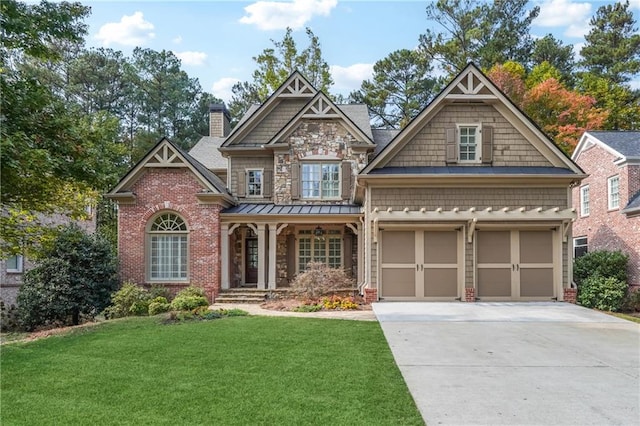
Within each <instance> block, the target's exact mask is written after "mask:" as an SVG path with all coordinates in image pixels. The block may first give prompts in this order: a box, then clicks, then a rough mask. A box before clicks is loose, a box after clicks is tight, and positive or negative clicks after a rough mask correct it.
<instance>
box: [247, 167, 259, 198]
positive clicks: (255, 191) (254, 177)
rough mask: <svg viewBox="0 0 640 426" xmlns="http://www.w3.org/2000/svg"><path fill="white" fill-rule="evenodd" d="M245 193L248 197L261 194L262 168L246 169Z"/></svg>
mask: <svg viewBox="0 0 640 426" xmlns="http://www.w3.org/2000/svg"><path fill="white" fill-rule="evenodd" d="M247 195H248V196H250V197H261V196H262V170H261V169H251V170H247Z"/></svg>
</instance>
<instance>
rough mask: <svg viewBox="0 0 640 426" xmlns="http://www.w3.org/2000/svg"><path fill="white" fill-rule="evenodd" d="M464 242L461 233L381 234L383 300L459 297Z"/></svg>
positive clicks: (442, 231)
mask: <svg viewBox="0 0 640 426" xmlns="http://www.w3.org/2000/svg"><path fill="white" fill-rule="evenodd" d="M461 239H462V233H461V231H458V230H419V231H413V230H406V231H405V230H384V231H381V237H380V242H379V244H380V247H381V249H380V256H381V258H380V260H381V262H380V286H381V297H383V298H399V299H400V298H402V299H412V298H418V299H422V298H429V299H444V300H452V299H455V298H457V297H460V290H459V289H460V287H461V285H462V282H463V279H464V277H463V276H462V265H461V261H462V254H461V247H462V243H461Z"/></svg>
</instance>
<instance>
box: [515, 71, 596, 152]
mask: <svg viewBox="0 0 640 426" xmlns="http://www.w3.org/2000/svg"><path fill="white" fill-rule="evenodd" d="M523 105H524V111H525V112H526V113H527V114H528V115H529V117H530V118H531V119H532V120H533V121H534V122H535V123H537V124H538V125H539V126H540V127H541V128H542V129H543V130H544V131H545V132H546V133H547V135H548V136H549V137H551V138H552V139H553V140H554V142H555V143H556V145H558V146H559V147H560V148H561V149H562V150H563V151H564V152H566V153H567V154H568V155H571V153H572V152H573V150H574V149H575V147H576V144H577V143H578V140H579V139H580V137H581V136H582V134H583V133H584V132H585V131H588V130H593V129H600V128H602V125H603V124H604V122H605V121H606V119H607V115H608V113H607V111H605V110H602V109H600V108H598V107H597V106H596V100H595V99H594V98H593V97H591V96H588V95H582V94H580V93H577V92H573V91H571V90H568V89H566V88H565V87H564V86H563V85H562V84H561V83H560V82H559V81H558V80H556V79H554V78H550V79H548V80H546V81H544V82H542V83H540V84H538V85H537V86H535V87H533V88H531V89H530V90H529V91H528V92H527V94H526V96H525V99H524V101H523Z"/></svg>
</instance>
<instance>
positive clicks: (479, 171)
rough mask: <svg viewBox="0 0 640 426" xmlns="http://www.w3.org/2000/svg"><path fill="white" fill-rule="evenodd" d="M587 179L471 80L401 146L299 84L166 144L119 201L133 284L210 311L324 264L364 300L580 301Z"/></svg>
mask: <svg viewBox="0 0 640 426" xmlns="http://www.w3.org/2000/svg"><path fill="white" fill-rule="evenodd" d="M225 164H226V167H224V166H225ZM583 177H584V173H583V172H582V170H581V169H580V168H579V167H578V166H577V165H576V164H575V163H574V162H573V161H571V159H569V158H568V157H566V156H565V155H564V154H563V153H562V152H561V151H560V150H559V149H558V148H557V147H556V146H555V145H554V144H553V143H552V141H550V140H549V139H548V138H547V137H546V136H545V135H544V134H543V133H542V132H541V131H540V130H539V129H538V127H536V126H535V124H533V123H532V122H531V121H530V120H529V119H528V118H527V117H526V116H525V115H524V114H523V113H522V112H521V111H520V110H519V109H518V108H517V107H516V106H515V105H514V104H513V103H512V102H511V101H510V100H509V99H507V98H506V97H505V95H504V94H503V93H502V92H500V90H498V89H497V88H496V87H495V86H494V85H493V84H492V83H491V82H490V81H489V80H488V79H487V77H486V76H485V75H484V74H482V72H481V71H480V70H478V68H476V67H475V66H474V65H471V64H470V65H469V66H467V67H466V68H465V69H464V70H463V71H462V72H461V73H460V74H459V75H458V76H457V77H456V78H455V79H454V80H453V81H452V82H451V83H450V84H449V85H448V86H447V87H446V88H445V89H444V90H443V91H442V92H441V93H440V94H439V95H438V97H437V98H436V99H435V100H434V101H433V102H432V103H431V104H430V105H429V106H427V107H426V108H425V109H424V110H423V111H422V112H421V113H420V114H419V115H418V116H417V117H416V118H415V119H413V121H412V122H411V123H409V125H408V126H406V127H405V128H404V129H403V130H402V131H400V132H398V131H394V130H379V129H372V128H371V126H370V124H369V114H368V108H367V106H366V105H336V104H335V103H334V102H332V100H331V99H330V98H329V97H328V96H327V95H326V94H324V93H322V92H319V91H317V90H316V89H315V88H314V87H312V86H311V84H309V82H308V81H307V80H306V79H305V78H304V77H303V76H302V75H300V74H299V73H297V72H295V73H293V74H292V75H291V76H290V77H289V78H288V80H287V81H286V82H284V83H283V84H282V86H281V87H280V88H279V89H278V90H276V91H275V93H273V94H272V95H271V97H269V98H268V99H267V101H265V102H264V103H263V104H262V105H257V106H254V107H252V108H250V109H249V111H247V112H246V114H245V116H244V117H243V118H242V120H241V121H240V123H239V124H238V125H237V126H236V127H235V128H234V129H233V130H230V126H229V116H228V112H227V111H226V109H225V108H224V106H222V105H214V106H212V111H211V134H210V136H208V137H205V138H203V139H202V140H201V141H200V142H199V143H198V144H197V145H196V146H195V147H194V148H193V149H192V150H191V151H190V153H185V152H183V151H181V150H180V149H179V148H177V147H176V146H175V145H174V144H173V143H172V142H171V141H169V140H166V139H163V140H161V141H160V142H159V143H158V144H157V145H156V146H155V147H154V148H152V149H151V150H150V151H149V152H148V154H147V155H146V156H145V157H144V158H143V159H142V160H141V161H140V162H139V163H138V164H137V165H136V166H135V167H134V168H133V169H132V170H131V171H130V172H129V173H128V174H127V175H126V176H125V177H124V178H123V179H122V180H121V181H120V183H119V184H118V185H117V186H116V187H115V188H114V189H113V190H112V191H110V193H109V194H108V196H109V197H111V198H112V199H114V200H117V201H118V203H119V256H120V265H121V278H122V280H129V281H134V282H137V283H140V284H149V285H150V284H163V285H167V286H171V287H174V288H180V287H182V286H185V285H189V284H193V285H198V286H203V287H205V289H207V291H208V292H209V294H210V295H211V296H212V297H215V296H217V295H218V294H219V292H220V291H223V290H225V289H229V288H235V287H253V288H258V289H278V288H283V287H287V286H288V285H289V283H290V281H291V280H292V279H293V278H294V277H295V275H296V274H298V273H300V272H302V271H304V270H305V268H307V264H308V262H310V261H319V262H324V263H326V264H327V265H328V266H330V267H335V268H344V269H345V270H346V271H347V273H348V274H350V275H351V276H352V277H353V278H354V279H355V280H356V281H357V283H358V288H359V290H360V292H361V293H362V294H364V295H365V296H366V299H367V300H377V299H384V300H466V301H474V300H565V299H570V300H573V299H574V298H575V290H574V289H571V238H572V236H571V221H572V220H573V219H574V218H575V216H576V214H575V210H574V209H573V207H572V205H571V201H572V200H571V187H572V186H574V185H576V184H578V183H579V182H580V180H581V179H582V178H583Z"/></svg>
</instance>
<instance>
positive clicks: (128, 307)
mask: <svg viewBox="0 0 640 426" xmlns="http://www.w3.org/2000/svg"><path fill="white" fill-rule="evenodd" d="M151 302H152V300H151V295H150V294H149V292H148V291H147V290H146V289H145V288H144V287H141V286H139V285H137V284H134V283H131V282H126V283H124V284H122V287H121V288H120V290H118V291H117V292H115V293H113V295H112V296H111V305H110V306H109V307H108V308H106V309H105V311H104V315H105V317H106V318H109V319H112V318H122V317H128V316H131V315H146V314H147V312H149V308H150V303H151ZM165 302H166V299H165Z"/></svg>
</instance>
